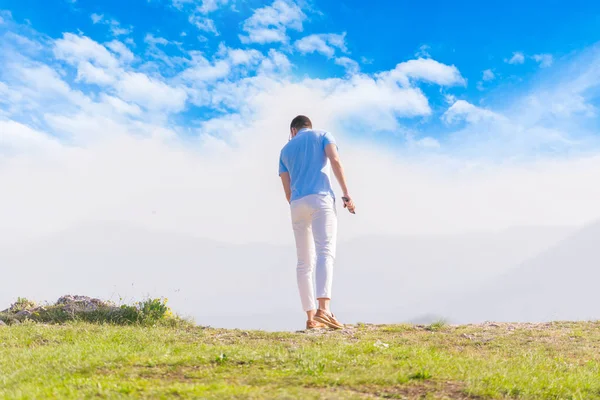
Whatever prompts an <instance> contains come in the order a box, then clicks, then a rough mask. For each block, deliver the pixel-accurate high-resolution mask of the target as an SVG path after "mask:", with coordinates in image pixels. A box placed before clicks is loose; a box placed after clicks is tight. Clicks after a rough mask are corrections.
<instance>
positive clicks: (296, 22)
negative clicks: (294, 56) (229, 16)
mask: <svg viewBox="0 0 600 400" xmlns="http://www.w3.org/2000/svg"><path fill="white" fill-rule="evenodd" d="M305 19H306V15H305V14H304V13H303V12H302V10H301V9H300V7H298V5H297V4H296V3H294V2H293V1H291V0H275V1H274V2H273V4H271V5H270V6H265V7H262V8H258V9H256V10H255V11H254V14H252V16H251V17H250V18H248V19H247V20H246V21H244V25H243V30H244V32H246V34H247V36H242V35H240V40H241V41H242V43H260V44H264V43H284V42H287V41H288V40H289V38H288V36H287V34H286V31H287V29H293V30H296V31H301V30H302V22H303V21H304V20H305Z"/></svg>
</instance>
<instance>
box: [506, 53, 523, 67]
mask: <svg viewBox="0 0 600 400" xmlns="http://www.w3.org/2000/svg"><path fill="white" fill-rule="evenodd" d="M504 61H505V62H507V63H509V64H523V63H524V62H525V55H524V54H523V53H521V52H520V51H516V52H514V53H513V55H512V57H511V58H510V59H505V60H504Z"/></svg>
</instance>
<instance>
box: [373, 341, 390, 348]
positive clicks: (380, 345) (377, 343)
mask: <svg viewBox="0 0 600 400" xmlns="http://www.w3.org/2000/svg"><path fill="white" fill-rule="evenodd" d="M374 346H375V347H378V348H380V349H387V348H388V347H390V345H389V344H387V343H383V342H382V341H381V340H378V341H376V342H375V344H374Z"/></svg>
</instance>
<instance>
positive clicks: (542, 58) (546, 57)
mask: <svg viewBox="0 0 600 400" xmlns="http://www.w3.org/2000/svg"><path fill="white" fill-rule="evenodd" d="M531 58H533V59H534V60H535V61H536V62H538V63H539V64H540V67H541V68H548V67H550V66H551V65H552V63H553V62H554V58H553V57H552V54H535V55H533V56H532V57H531Z"/></svg>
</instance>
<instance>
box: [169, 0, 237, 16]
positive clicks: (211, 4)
mask: <svg viewBox="0 0 600 400" xmlns="http://www.w3.org/2000/svg"><path fill="white" fill-rule="evenodd" d="M227 3H229V1H228V0H173V5H174V6H175V7H176V8H178V9H180V10H181V9H183V7H184V6H185V5H186V4H192V5H194V6H196V9H197V10H198V11H199V12H201V13H203V14H208V13H211V12H213V11H216V10H218V9H219V8H220V7H222V6H224V5H227Z"/></svg>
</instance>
